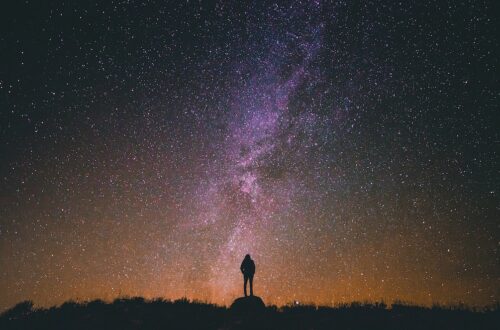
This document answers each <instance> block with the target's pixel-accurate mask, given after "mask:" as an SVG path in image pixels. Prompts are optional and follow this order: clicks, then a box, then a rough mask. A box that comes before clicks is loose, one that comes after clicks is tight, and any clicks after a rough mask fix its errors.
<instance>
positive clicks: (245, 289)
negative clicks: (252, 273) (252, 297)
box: [243, 275, 252, 297]
mask: <svg viewBox="0 0 500 330" xmlns="http://www.w3.org/2000/svg"><path fill="white" fill-rule="evenodd" d="M243 282H244V283H243V292H244V293H245V297H246V296H247V282H248V276H246V275H243ZM251 283H252V282H250V290H252V289H251V288H252V286H251V285H252V284H251Z"/></svg>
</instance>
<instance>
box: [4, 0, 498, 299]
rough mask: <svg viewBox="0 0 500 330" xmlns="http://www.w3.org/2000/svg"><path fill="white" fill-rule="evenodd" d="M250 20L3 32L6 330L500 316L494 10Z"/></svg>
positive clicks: (67, 16) (225, 7)
mask: <svg viewBox="0 0 500 330" xmlns="http://www.w3.org/2000/svg"><path fill="white" fill-rule="evenodd" d="M240 2H242V1H235V2H231V1H221V2H213V3H212V2H201V3H198V2H195V3H193V2H186V3H176V4H175V5H172V4H170V5H169V4H167V3H166V2H164V1H138V2H134V1H109V2H108V3H107V4H83V3H82V4H74V3H70V2H64V1H63V2H61V3H57V4H56V3H53V4H32V3H30V2H26V3H22V4H16V5H12V8H9V10H8V11H6V14H4V15H6V16H5V17H2V22H3V23H2V36H1V39H0V41H1V43H2V49H3V50H5V51H3V52H2V54H1V55H0V56H1V57H2V65H1V71H0V106H1V132H0V134H1V135H0V137H1V149H0V158H1V159H2V161H1V165H0V178H1V180H2V184H1V186H0V291H1V292H2V295H1V297H0V309H5V308H7V307H9V306H11V305H13V304H15V303H16V302H19V301H21V300H24V299H31V300H33V301H34V302H35V303H36V304H38V305H42V306H47V305H53V304H59V303H62V302H63V301H65V300H69V299H73V300H89V299H96V298H100V299H114V298H116V297H118V296H144V297H147V298H152V297H166V298H171V299H176V298H180V297H187V298H189V299H201V300H206V301H210V302H214V303H218V304H230V303H231V302H232V301H233V300H234V299H235V298H236V297H238V296H239V295H241V293H242V284H243V281H242V276H241V274H240V272H239V264H240V263H241V260H242V259H243V257H244V255H245V254H247V253H250V254H251V255H252V257H253V259H254V260H255V262H256V266H257V272H256V277H255V292H256V294H257V295H259V296H261V297H262V298H263V299H264V301H265V302H266V303H274V304H278V305H280V304H286V303H289V302H292V301H300V302H307V303H315V304H328V305H332V304H337V303H341V302H350V301H354V300H361V301H363V300H370V301H378V300H385V301H388V302H391V301H393V300H395V299H402V300H406V301H410V302H414V303H418V304H425V305H429V304H432V303H435V302H439V303H459V302H465V303H467V304H472V305H478V306H483V305H488V304H492V303H494V302H495V301H498V299H499V283H500V282H499V280H500V267H499V264H500V262H499V255H498V248H499V244H500V240H499V239H500V236H499V223H498V219H499V208H498V205H500V203H499V202H500V201H499V198H498V193H499V188H500V187H499V181H498V150H497V149H498V148H497V146H498V142H499V141H500V138H499V136H498V130H497V127H498V114H497V112H498V105H499V102H498V95H499V88H498V78H497V76H498V58H499V55H500V54H498V47H496V46H498V40H497V38H496V37H495V34H496V35H498V27H496V25H495V24H494V21H495V18H494V17H493V14H492V11H491V8H490V7H491V4H490V3H489V2H478V1H466V3H465V4H456V3H455V2H454V1H452V2H449V3H446V2H440V3H439V4H436V3H434V2H429V3H427V2H426V1H419V2H418V3H398V4H396V3H390V2H383V1H374V2H369V3H365V2H362V3H351V4H346V3H343V2H341V1H338V2H337V1H331V2H321V1H298V2H290V3H287V4H284V3H263V2H262V3H253V4H251V3H248V4H246V3H240Z"/></svg>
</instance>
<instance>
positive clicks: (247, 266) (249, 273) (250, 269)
mask: <svg viewBox="0 0 500 330" xmlns="http://www.w3.org/2000/svg"><path fill="white" fill-rule="evenodd" d="M240 269H241V272H242V273H243V281H244V284H243V292H244V293H245V297H246V296H247V282H248V281H249V280H250V295H251V296H253V275H254V274H255V263H254V262H253V260H252V258H250V255H249V254H247V255H246V256H245V259H243V262H242V263H241V266H240Z"/></svg>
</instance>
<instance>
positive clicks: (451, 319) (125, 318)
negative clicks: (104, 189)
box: [0, 297, 500, 330]
mask: <svg viewBox="0 0 500 330" xmlns="http://www.w3.org/2000/svg"><path fill="white" fill-rule="evenodd" d="M499 307H500V306H499V304H497V305H495V306H492V307H489V308H483V309H473V308H468V307H466V306H463V305H457V306H438V305H436V306H432V307H422V306H415V305H410V304H407V303H402V302H396V303H394V304H392V305H391V306H387V305H386V304H384V303H359V302H353V303H350V304H340V305H337V306H333V307H327V306H315V305H297V304H289V305H286V306H282V307H277V306H268V307H266V310H265V311H264V312H263V313H262V314H261V315H252V316H251V317H249V318H246V319H241V318H238V317H235V316H234V315H232V313H231V310H230V309H228V308H226V307H223V306H217V305H214V304H209V303H204V302H199V301H190V300H188V299H180V300H175V301H171V300H166V299H161V298H158V299H153V300H145V299H144V298H142V297H133V298H118V299H116V300H114V301H113V302H110V303H107V302H104V301H102V300H93V301H89V302H82V303H77V302H74V301H68V302H65V303H63V304H62V305H60V306H54V307H50V308H34V306H33V303H32V302H31V301H24V302H21V303H19V304H17V305H16V306H14V307H12V308H11V309H9V310H7V311H5V312H4V313H3V314H1V315H0V329H5V330H8V329H290V330H293V329H499V328H500V308H499Z"/></svg>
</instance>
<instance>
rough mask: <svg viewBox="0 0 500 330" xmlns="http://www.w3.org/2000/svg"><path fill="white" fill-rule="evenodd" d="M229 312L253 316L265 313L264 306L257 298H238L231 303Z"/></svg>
mask: <svg viewBox="0 0 500 330" xmlns="http://www.w3.org/2000/svg"><path fill="white" fill-rule="evenodd" d="M229 310H230V311H231V312H232V313H233V314H238V315H245V314H247V315H248V314H250V315H255V314H261V313H263V312H265V310H266V305H264V302H263V301H262V299H261V298H260V297H257V296H248V297H240V298H237V299H236V300H235V301H234V302H233V304H232V305H231V307H230V308H229Z"/></svg>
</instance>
